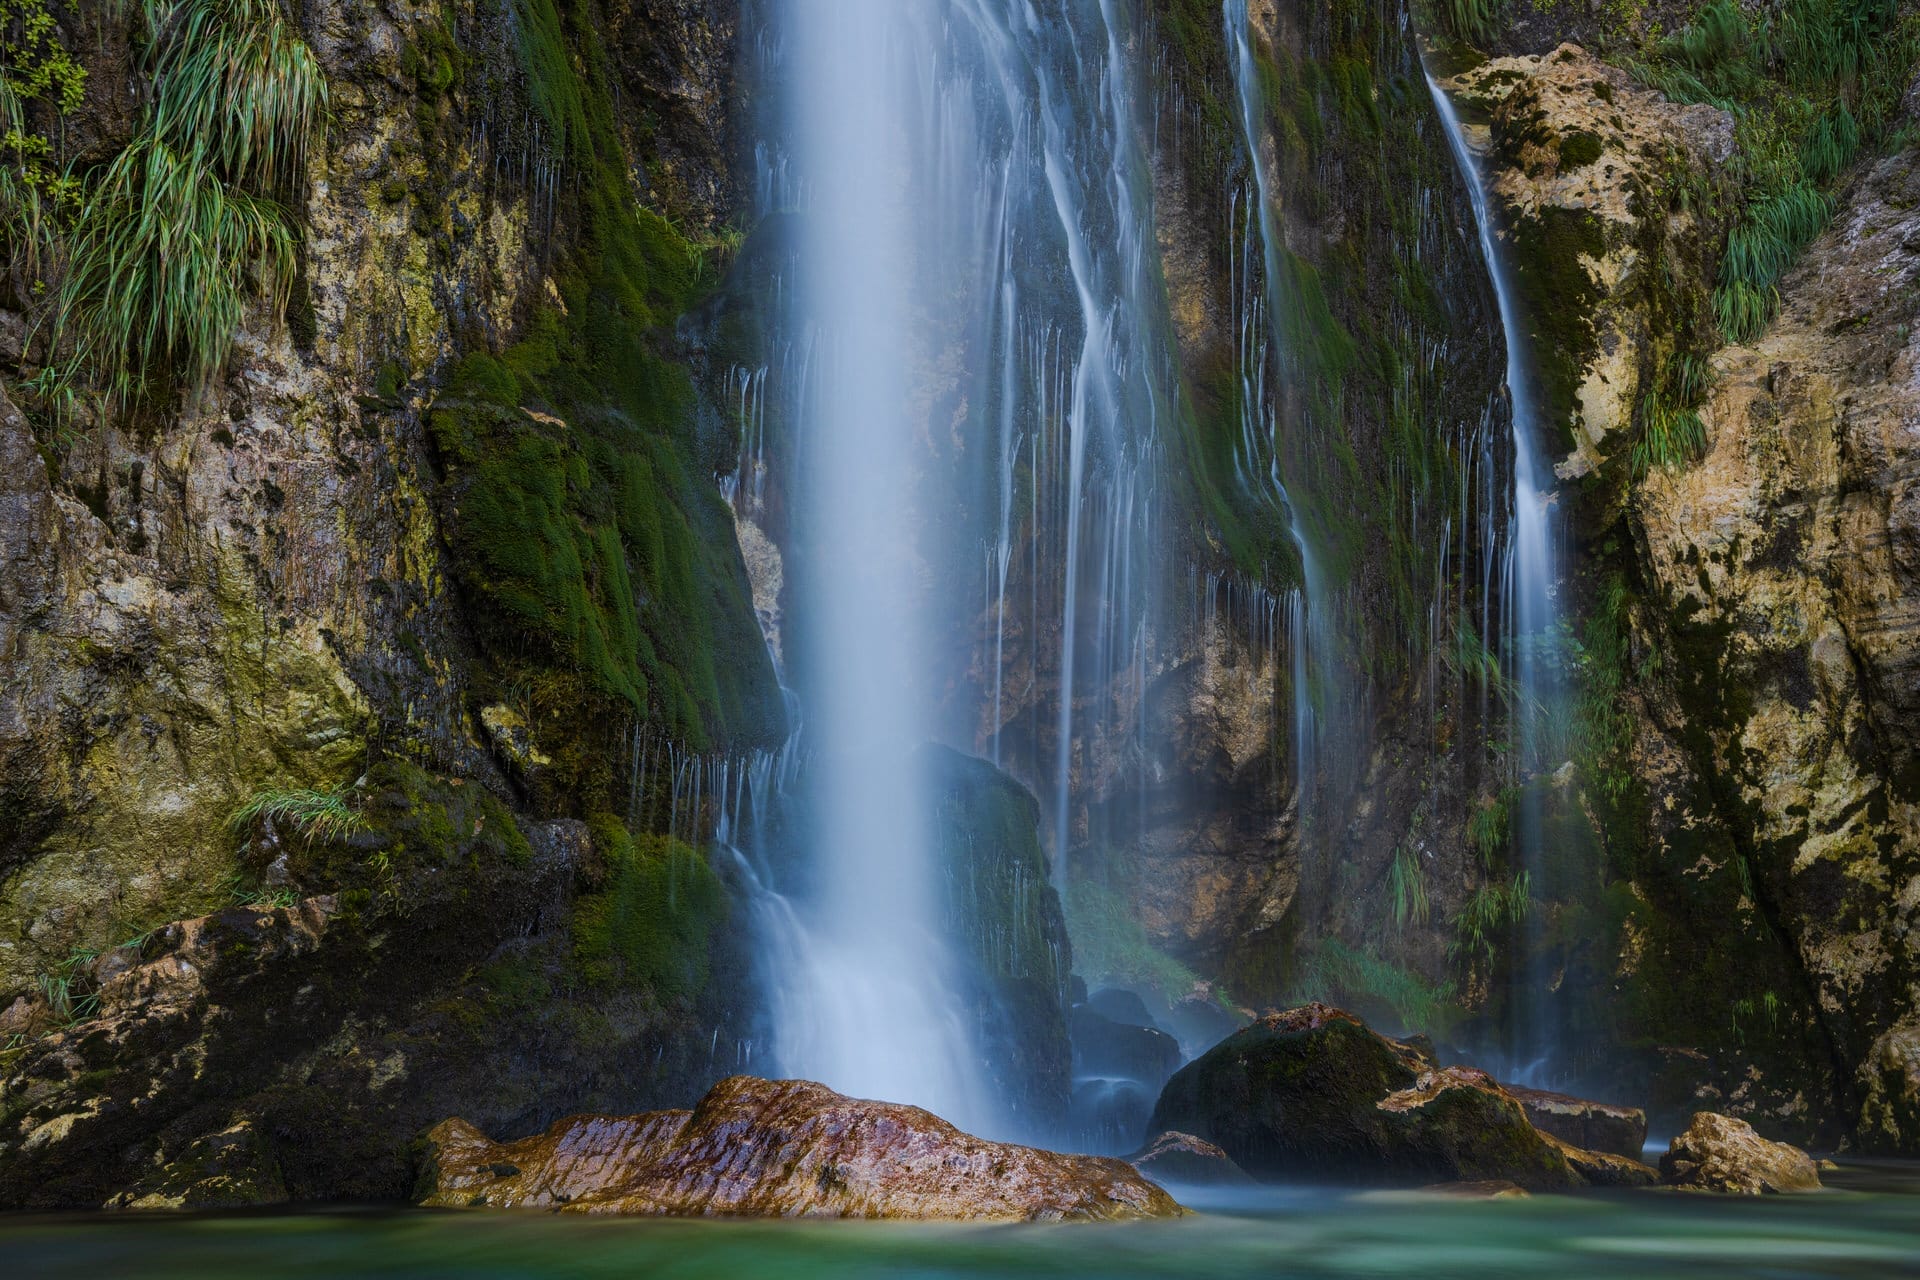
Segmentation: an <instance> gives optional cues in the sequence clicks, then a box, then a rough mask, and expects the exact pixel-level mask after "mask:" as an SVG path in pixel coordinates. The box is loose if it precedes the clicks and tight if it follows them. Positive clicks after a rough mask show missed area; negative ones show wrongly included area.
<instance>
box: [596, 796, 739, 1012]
mask: <svg viewBox="0 0 1920 1280" xmlns="http://www.w3.org/2000/svg"><path fill="white" fill-rule="evenodd" d="M591 829H592V833H593V842H594V853H595V855H596V857H598V858H599V859H600V860H601V862H602V864H603V866H604V876H605V879H604V881H603V884H602V887H601V888H600V889H599V890H598V891H597V892H593V893H587V894H583V895H581V896H580V897H579V898H578V899H576V901H575V903H574V909H573V954H572V969H573V972H574V973H575V974H576V975H577V976H578V977H579V979H580V980H581V981H582V982H583V983H585V984H586V985H587V986H588V987H609V986H614V985H625V986H631V987H637V988H640V989H642V990H645V991H648V992H650V993H652V995H653V996H654V998H655V999H657V1000H659V1001H662V1002H669V1001H672V1002H684V1001H689V1000H692V999H694V998H695V997H697V996H699V995H700V994H701V992H702V991H703V990H704V989H705V987H706V985H707V980H708V977H709V956H710V953H711V951H712V948H713V942H714V938H715V935H716V933H717V931H719V930H721V929H722V928H724V927H725V925H726V922H727V917H728V914H729V911H730V901H729V899H728V897H727V892H726V888H725V886H723V885H722V884H721V883H720V878H719V877H718V876H716V875H715V874H714V873H713V869H712V868H711V867H709V866H708V865H707V860H706V859H705V858H704V857H702V856H701V855H700V853H699V852H698V851H697V850H695V849H693V848H692V847H690V846H689V845H686V844H684V843H682V842H681V841H678V840H674V839H671V838H669V837H666V836H659V835H646V836H641V837H639V838H638V839H636V838H634V837H633V836H631V835H629V834H628V832H627V830H626V828H625V827H624V826H623V825H622V824H621V822H620V820H619V819H617V818H615V817H612V816H611V815H608V814H601V815H598V816H596V817H595V818H594V819H593V820H592V822H591Z"/></svg>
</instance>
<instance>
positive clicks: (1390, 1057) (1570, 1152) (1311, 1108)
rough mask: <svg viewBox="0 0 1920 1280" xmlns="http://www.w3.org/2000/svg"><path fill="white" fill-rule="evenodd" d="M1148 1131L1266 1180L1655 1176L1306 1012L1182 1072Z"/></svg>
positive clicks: (1260, 1027) (1444, 1070) (1496, 1088)
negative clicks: (1171, 1133) (1193, 1142)
mask: <svg viewBox="0 0 1920 1280" xmlns="http://www.w3.org/2000/svg"><path fill="white" fill-rule="evenodd" d="M1151 1127H1152V1128H1153V1129H1156V1130H1158V1129H1177V1130H1179V1131H1181V1132H1183V1133H1193V1134H1196V1135H1198V1136H1200V1137H1202V1138H1204V1139H1206V1140H1207V1141H1209V1142H1212V1143H1215V1144H1218V1145H1219V1147H1220V1148H1221V1149H1222V1150H1223V1151H1225V1152H1226V1153H1227V1155H1228V1156H1230V1157H1231V1158H1232V1159H1233V1160H1234V1161H1235V1162H1237V1163H1238V1164H1239V1165H1241V1166H1242V1167H1243V1168H1245V1169H1246V1170H1247V1171H1248V1172H1249V1173H1251V1174H1253V1175H1254V1176H1255V1177H1258V1178H1261V1179H1264V1180H1268V1181H1320V1180H1330V1181H1336V1182H1346V1183H1357V1184H1370V1185H1402V1186H1420V1185H1424V1184H1427V1183H1432V1182H1476V1181H1484V1180H1488V1179H1503V1180H1507V1181H1511V1182H1515V1183H1518V1184H1520V1185H1521V1186H1523V1187H1527V1188H1530V1189H1533V1190H1564V1189H1568V1188H1572V1187H1579V1186H1586V1185H1604V1186H1612V1185H1632V1184H1634V1183H1636V1182H1637V1183H1646V1182H1651V1181H1653V1178H1654V1175H1653V1172H1652V1171H1651V1170H1649V1169H1646V1168H1645V1167H1644V1166H1638V1165H1636V1163H1635V1162H1633V1161H1629V1160H1624V1159H1622V1158H1621V1157H1618V1156H1613V1155H1609V1154H1607V1153H1596V1152H1585V1151H1579V1150H1577V1149H1574V1148H1570V1147H1568V1146H1567V1145H1566V1144H1564V1143H1561V1142H1560V1141H1558V1140H1557V1139H1555V1138H1553V1137H1551V1136H1549V1135H1547V1134H1544V1133H1541V1132H1540V1131H1539V1130H1537V1129H1535V1128H1534V1126H1533V1125H1532V1124H1530V1123H1529V1122H1528V1120H1527V1113H1526V1111H1525V1109H1524V1108H1523V1107H1522V1106H1521V1104H1520V1102H1519V1101H1518V1100H1517V1099H1516V1098H1515V1097H1514V1096H1513V1095H1512V1094H1510V1093H1508V1092H1507V1091H1506V1090H1505V1089H1503V1088H1502V1087H1501V1086H1500V1085H1499V1083H1498V1082H1496V1081H1495V1080H1494V1079H1493V1078H1492V1077H1491V1076H1489V1075H1487V1074H1486V1073H1485V1072H1484V1071H1479V1070H1476V1069H1475V1068H1472V1067H1461V1066H1450V1067H1436V1066H1435V1065H1434V1064H1433V1063H1432V1061H1431V1060H1430V1059H1428V1058H1426V1057H1425V1056H1424V1055H1422V1054H1421V1053H1419V1052H1418V1051H1417V1050H1415V1049H1413V1048H1411V1047H1409V1046H1407V1045H1402V1044H1399V1043H1397V1042H1395V1041H1392V1040H1388V1039H1387V1038H1386V1037H1384V1036H1380V1035H1377V1034H1375V1033H1374V1032H1372V1031H1370V1030H1368V1029H1367V1027H1366V1026H1365V1025H1364V1024H1363V1023H1361V1022H1360V1020H1359V1019H1357V1018H1355V1017H1353V1016H1352V1015H1351V1014H1348V1013H1345V1012H1343V1011H1341V1010H1339V1009H1334V1008H1330V1007H1328V1006H1326V1005H1319V1004H1314V1005H1305V1006H1302V1007H1300V1008H1297V1009H1290V1010H1287V1011H1286V1012H1283V1013H1270V1014H1268V1015H1266V1016H1265V1017H1263V1018H1261V1019H1260V1020H1259V1021H1257V1022H1255V1023H1254V1024H1253V1025H1252V1026H1250V1027H1247V1028H1245V1029H1244V1030H1241V1031H1239V1032H1236V1033H1235V1034H1234V1035H1232V1036H1230V1037H1228V1038H1227V1039H1226V1040H1224V1041H1222V1042H1221V1043H1220V1044H1219V1045H1218V1046H1216V1047H1215V1048H1214V1049H1213V1050H1211V1051H1210V1052H1208V1053H1207V1054H1205V1055H1203V1056H1202V1057H1200V1058H1199V1059H1197V1060H1196V1061H1194V1062H1191V1063H1188V1064H1187V1065H1186V1066H1185V1067H1183V1068H1182V1069H1181V1070H1180V1071H1179V1072H1178V1073H1177V1074H1176V1075H1175V1076H1174V1077H1173V1079H1172V1080H1170V1081H1168V1082H1167V1087H1166V1090H1165V1091H1164V1092H1163V1093H1162V1094H1161V1096H1160V1103H1159V1105H1158V1106H1157V1107H1155V1109H1154V1114H1153V1120H1152V1122H1151Z"/></svg>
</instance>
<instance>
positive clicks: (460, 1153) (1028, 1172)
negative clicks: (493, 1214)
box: [420, 1076, 1185, 1221]
mask: <svg viewBox="0 0 1920 1280" xmlns="http://www.w3.org/2000/svg"><path fill="white" fill-rule="evenodd" d="M427 1136H428V1142H429V1152H428V1156H427V1161H426V1165H425V1168H424V1171H423V1175H422V1185H421V1188H420V1198H421V1203H422V1204H426V1205H435V1206H441V1207H469V1206H471V1207H479V1206H487V1207H498V1208H508V1207H525V1208H544V1209H556V1210H565V1211H569V1212H576V1213H619V1214H671V1215H688V1216H708V1215H712V1216H719V1215H735V1216H751V1217H782V1218H790V1217H833V1218H928V1219H971V1220H981V1221H1051V1220H1057V1219H1063V1218H1081V1219H1104V1218H1149V1217H1174V1216H1177V1215H1179V1214H1182V1213H1184V1212H1185V1210H1183V1209H1182V1208H1181V1207H1180V1206H1179V1205H1178V1204H1177V1203H1175V1201H1174V1199H1173V1197H1172V1196H1169V1195H1168V1194H1167V1193H1166V1192H1165V1191H1163V1190H1161V1189H1160V1188H1159V1187H1157V1186H1155V1185H1154V1184H1153V1183H1151V1182H1149V1181H1147V1180H1146V1179H1145V1178H1143V1177H1142V1176H1141V1175H1140V1174H1139V1173H1138V1172H1137V1171H1136V1170H1135V1169H1134V1168H1133V1167H1132V1166H1130V1165H1128V1164H1126V1163H1124V1162H1122V1161H1120V1160H1113V1159H1106V1158H1102V1157H1095V1156H1071V1155H1060V1154H1057V1153H1055V1152H1051V1151H1042V1150H1039V1149H1037V1148H1034V1147H1021V1146H1015V1145H1013V1144H1011V1143H1002V1142H988V1141H986V1140H984V1139H981V1138H976V1137H973V1136H972V1135H970V1134H966V1133H962V1132H961V1131H960V1130H958V1129H956V1128H954V1127H953V1126H952V1125H950V1124H948V1123H947V1122H946V1121H944V1120H942V1119H940V1118H939V1117H938V1116H935V1115H933V1114H932V1113H930V1112H927V1111H923V1110H921V1109H920V1108H919V1107H910V1106H904V1105H902V1104H899V1103H891V1102H867V1101H862V1100H860V1099H856V1098H849V1097H846V1096H844V1095H842V1094H838V1093H835V1092H834V1091H833V1090H831V1089H829V1088H827V1087H826V1086H825V1085H821V1084H814V1083H812V1082H811V1081H806V1080H760V1079H755V1078H754V1077H751V1076H733V1077H731V1078H729V1079H726V1080H722V1081H721V1082H720V1083H719V1084H717V1085H715V1086H714V1087H713V1089H712V1090H711V1091H710V1092H709V1093H708V1094H707V1096H706V1097H704V1098H702V1099H701V1100H700V1102H699V1104H698V1105H697V1106H695V1107H694V1109H693V1110H692V1111H690V1112H688V1111H658V1112H653V1113H651V1114H648V1115H641V1116H626V1117H613V1116H575V1117H573V1118H571V1119H567V1120H562V1121H559V1122H558V1123H556V1124H555V1125H554V1126H553V1127H552V1128H550V1129H548V1130H547V1131H546V1132H545V1133H544V1134H540V1135H538V1136H536V1137H531V1138H523V1139H520V1140H519V1141H517V1142H504V1143H501V1142H493V1141H491V1140H489V1139H488V1138H487V1137H486V1136H485V1135H484V1134H482V1133H480V1132H479V1131H478V1130H477V1129H475V1128H474V1127H473V1126H472V1125H470V1124H467V1123H466V1122H465V1121H463V1120H448V1121H445V1122H443V1123H442V1124H440V1125H439V1126H437V1127H436V1128H435V1129H434V1130H433V1131H432V1132H431V1133H430V1134H428V1135H427Z"/></svg>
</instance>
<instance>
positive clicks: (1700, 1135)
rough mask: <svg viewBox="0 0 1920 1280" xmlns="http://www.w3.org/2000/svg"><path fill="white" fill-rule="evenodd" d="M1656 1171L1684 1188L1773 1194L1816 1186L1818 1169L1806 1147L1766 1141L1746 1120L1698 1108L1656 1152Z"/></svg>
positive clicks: (1818, 1178) (1809, 1188) (1818, 1174)
mask: <svg viewBox="0 0 1920 1280" xmlns="http://www.w3.org/2000/svg"><path fill="white" fill-rule="evenodd" d="M1660 1175H1661V1177H1662V1178H1663V1179H1664V1180H1665V1181H1666V1182H1667V1184H1668V1185H1670V1186H1675V1187H1680V1188H1682V1189H1683V1190H1688V1191H1730V1192H1733V1193H1735V1194H1738V1195H1748V1196H1757V1195H1775V1194H1789V1193H1793V1192H1801V1191H1818V1190H1819V1189H1820V1171H1819V1170H1818V1169H1816V1168H1815V1167H1814V1163H1813V1161H1812V1159H1811V1158H1809V1157H1808V1155H1807V1153H1806V1152H1804V1151H1802V1150H1800V1148H1798V1147H1793V1146H1788V1145H1787V1144H1786V1143H1784V1142H1769V1141H1768V1140H1767V1139H1765V1138H1763V1137H1761V1136H1760V1135H1759V1134H1757V1133H1755V1132H1754V1130H1753V1126H1752V1125H1750V1124H1748V1123H1747V1122H1746V1121H1745V1120H1736V1119H1734V1118H1733V1117H1732V1116H1723V1115H1717V1114H1715V1113H1714V1112H1711V1111H1702V1112H1699V1113H1698V1114H1696V1115H1695V1116H1694V1117H1693V1123H1692V1124H1691V1125H1689V1126H1688V1127H1687V1131H1686V1132H1685V1133H1683V1134H1681V1135H1680V1136H1679V1137H1677V1138H1675V1139H1674V1140H1673V1142H1672V1144H1671V1145H1669V1146H1668V1148H1667V1151H1666V1154H1665V1155H1663V1156H1661V1157H1660Z"/></svg>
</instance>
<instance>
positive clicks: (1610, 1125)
mask: <svg viewBox="0 0 1920 1280" xmlns="http://www.w3.org/2000/svg"><path fill="white" fill-rule="evenodd" d="M1502 1087H1503V1088H1505V1089H1506V1091H1507V1092H1508V1093H1510V1094H1512V1095H1513V1096H1514V1098H1515V1099H1516V1100H1517V1101H1518V1102H1519V1103H1520V1105H1521V1106H1522V1107H1525V1108H1526V1111H1527V1119H1528V1120H1530V1121H1532V1122H1533V1127H1534V1128H1536V1129H1538V1130H1540V1132H1542V1133H1550V1134H1552V1135H1553V1136H1554V1137H1556V1138H1558V1139H1560V1141H1562V1142H1565V1143H1568V1144H1570V1145H1572V1146H1576V1147H1584V1148H1586V1149H1587V1150H1589V1151H1607V1152H1611V1153H1612V1154H1614V1155H1617V1156H1625V1157H1627V1158H1628V1159H1630V1160H1638V1159H1639V1158H1640V1152H1641V1150H1642V1148H1644V1147H1645V1146H1646V1145H1647V1113H1646V1112H1644V1111H1642V1110H1641V1109H1640V1108H1638V1107H1625V1106H1619V1105H1617V1104H1615V1103H1610V1102H1594V1101H1593V1100H1591V1099H1589V1098H1576V1097H1573V1096H1572V1095H1570V1094H1565V1093H1550V1092H1548V1091H1547V1090H1545V1089H1523V1088H1521V1087H1520V1086H1519V1085H1512V1084H1509V1085H1504V1086H1502Z"/></svg>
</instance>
